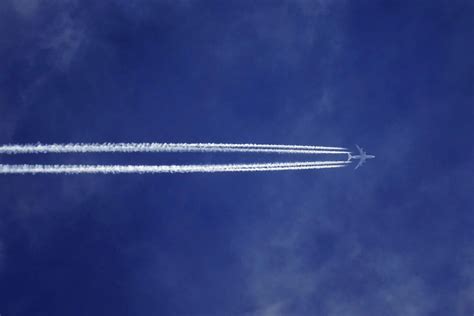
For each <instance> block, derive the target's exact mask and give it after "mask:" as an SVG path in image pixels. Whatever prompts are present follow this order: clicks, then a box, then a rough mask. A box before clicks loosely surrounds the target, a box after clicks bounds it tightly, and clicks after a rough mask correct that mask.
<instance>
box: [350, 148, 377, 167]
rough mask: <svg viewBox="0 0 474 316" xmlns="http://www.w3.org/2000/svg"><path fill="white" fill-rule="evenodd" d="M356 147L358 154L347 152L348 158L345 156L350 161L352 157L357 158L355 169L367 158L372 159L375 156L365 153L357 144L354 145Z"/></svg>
mask: <svg viewBox="0 0 474 316" xmlns="http://www.w3.org/2000/svg"><path fill="white" fill-rule="evenodd" d="M356 147H357V149H358V150H359V154H358V155H351V153H347V155H348V158H347V161H351V160H352V159H359V163H358V164H357V166H356V167H355V169H357V168H359V167H360V166H362V164H363V163H364V162H365V161H366V160H367V159H373V158H375V156H374V155H367V153H366V152H365V151H364V150H363V149H362V148H360V147H359V145H356Z"/></svg>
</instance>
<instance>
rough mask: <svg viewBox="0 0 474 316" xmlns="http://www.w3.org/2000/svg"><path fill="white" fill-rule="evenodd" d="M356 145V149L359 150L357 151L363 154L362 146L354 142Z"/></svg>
mask: <svg viewBox="0 0 474 316" xmlns="http://www.w3.org/2000/svg"><path fill="white" fill-rule="evenodd" d="M356 147H357V149H358V150H359V153H360V154H361V155H363V154H364V150H363V149H362V148H360V146H359V145H357V144H356Z"/></svg>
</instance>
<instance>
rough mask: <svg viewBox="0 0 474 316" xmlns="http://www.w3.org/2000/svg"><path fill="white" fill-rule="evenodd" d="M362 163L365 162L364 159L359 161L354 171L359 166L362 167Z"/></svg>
mask: <svg viewBox="0 0 474 316" xmlns="http://www.w3.org/2000/svg"><path fill="white" fill-rule="evenodd" d="M364 162H365V159H361V160H360V161H359V163H358V164H357V166H356V167H355V168H354V169H357V168H359V167H360V166H362V165H363V164H364Z"/></svg>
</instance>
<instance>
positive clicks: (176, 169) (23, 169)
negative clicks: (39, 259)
mask: <svg viewBox="0 0 474 316" xmlns="http://www.w3.org/2000/svg"><path fill="white" fill-rule="evenodd" d="M346 164H347V162H346V161H310V162H282V163H256V164H214V165H0V174H38V173H41V174H87V173H88V174H120V173H140V174H143V173H195V172H255V171H281V170H308V169H329V168H341V167H345V166H346Z"/></svg>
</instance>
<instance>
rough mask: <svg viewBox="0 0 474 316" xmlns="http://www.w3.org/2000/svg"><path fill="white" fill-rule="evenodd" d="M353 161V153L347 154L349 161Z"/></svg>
mask: <svg viewBox="0 0 474 316" xmlns="http://www.w3.org/2000/svg"><path fill="white" fill-rule="evenodd" d="M351 160H352V155H351V153H347V161H351Z"/></svg>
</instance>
